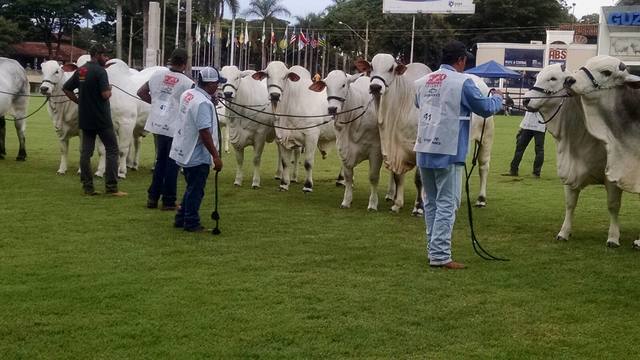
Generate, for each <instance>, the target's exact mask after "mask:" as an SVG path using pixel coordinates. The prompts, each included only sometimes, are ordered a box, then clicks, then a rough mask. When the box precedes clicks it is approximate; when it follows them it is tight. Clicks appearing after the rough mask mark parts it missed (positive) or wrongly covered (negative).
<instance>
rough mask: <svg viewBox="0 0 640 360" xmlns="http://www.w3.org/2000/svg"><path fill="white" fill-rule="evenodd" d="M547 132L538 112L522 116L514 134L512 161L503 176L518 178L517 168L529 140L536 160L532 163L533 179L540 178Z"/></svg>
mask: <svg viewBox="0 0 640 360" xmlns="http://www.w3.org/2000/svg"><path fill="white" fill-rule="evenodd" d="M546 131H547V126H546V125H545V124H544V119H543V118H542V115H540V113H538V112H529V111H527V112H526V113H525V114H524V118H523V119H522V122H520V130H519V131H518V134H516V151H515V153H514V154H513V160H512V161H511V169H510V170H509V173H507V174H503V175H505V176H518V168H519V167H520V161H522V156H523V155H524V152H525V150H527V146H529V142H531V139H534V140H535V152H536V158H535V160H534V161H533V173H532V174H533V176H534V177H535V178H539V177H540V171H541V170H542V164H543V163H544V137H545V133H546Z"/></svg>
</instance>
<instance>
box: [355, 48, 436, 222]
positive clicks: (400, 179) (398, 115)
mask: <svg viewBox="0 0 640 360" xmlns="http://www.w3.org/2000/svg"><path fill="white" fill-rule="evenodd" d="M356 67H357V68H358V71H360V72H362V73H370V74H371V82H370V85H369V91H370V92H371V94H373V96H374V98H375V103H376V107H377V115H378V129H379V131H380V141H381V145H382V158H383V161H384V165H385V167H386V168H387V169H389V170H390V171H391V172H392V173H393V176H392V177H393V180H394V182H395V191H394V194H387V196H386V197H387V199H391V200H393V206H392V207H391V211H393V212H399V211H400V209H401V208H402V207H403V206H404V174H406V173H407V172H409V171H411V170H412V169H413V168H414V167H415V166H416V153H415V151H413V146H414V143H415V141H416V134H417V131H418V118H419V115H418V109H417V108H416V105H415V98H416V87H415V84H414V82H415V81H416V80H417V79H419V78H421V77H423V76H425V75H426V74H428V73H430V72H431V69H429V67H427V66H426V65H424V64H420V63H414V64H409V65H406V66H405V65H402V64H397V63H396V61H395V59H394V58H393V56H391V55H389V54H377V55H376V56H374V57H373V60H372V61H371V63H369V62H367V61H365V60H359V61H358V62H357V63H356ZM415 184H416V189H417V196H416V201H415V205H414V208H413V211H412V214H414V215H418V214H421V213H422V212H423V206H422V182H421V181H420V175H419V174H418V172H417V171H416V175H415Z"/></svg>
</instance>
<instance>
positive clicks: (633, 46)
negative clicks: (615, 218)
mask: <svg viewBox="0 0 640 360" xmlns="http://www.w3.org/2000/svg"><path fill="white" fill-rule="evenodd" d="M609 55H611V56H615V57H617V58H618V59H620V60H622V61H638V60H640V37H611V49H609Z"/></svg>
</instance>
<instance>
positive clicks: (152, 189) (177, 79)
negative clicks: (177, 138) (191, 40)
mask: <svg viewBox="0 0 640 360" xmlns="http://www.w3.org/2000/svg"><path fill="white" fill-rule="evenodd" d="M187 56H188V55H187V50H185V49H181V48H177V49H175V50H173V52H172V53H171V58H170V60H169V62H170V66H169V69H166V70H160V71H156V72H155V73H154V74H153V75H151V78H150V79H149V81H147V82H146V83H145V84H144V85H142V86H141V87H140V89H139V90H138V96H139V97H140V98H141V99H142V100H143V101H145V102H147V103H149V104H151V110H150V111H149V117H148V118H147V123H146V124H145V126H144V129H145V130H146V131H148V132H150V133H152V134H153V137H154V140H155V141H154V142H155V147H156V162H155V166H154V168H153V177H152V179H151V185H150V186H149V189H148V190H147V194H148V196H147V208H149V209H156V208H158V202H159V201H160V198H162V208H161V209H162V210H175V209H176V192H177V182H178V170H179V168H178V165H177V164H176V162H175V160H173V159H171V158H170V157H169V152H170V151H171V143H172V142H173V134H174V133H175V130H176V129H175V127H176V124H175V123H176V113H177V112H178V106H179V105H180V95H182V93H183V92H185V91H187V90H189V89H191V88H192V87H193V81H192V80H191V79H189V78H188V77H187V76H186V75H184V70H185V69H186V67H187Z"/></svg>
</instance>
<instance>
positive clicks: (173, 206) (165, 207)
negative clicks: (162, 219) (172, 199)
mask: <svg viewBox="0 0 640 360" xmlns="http://www.w3.org/2000/svg"><path fill="white" fill-rule="evenodd" d="M156 205H157V204H156ZM177 208H178V206H177V205H176V204H169V205H165V204H162V207H161V208H160V210H162V211H175V210H176V209H177Z"/></svg>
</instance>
